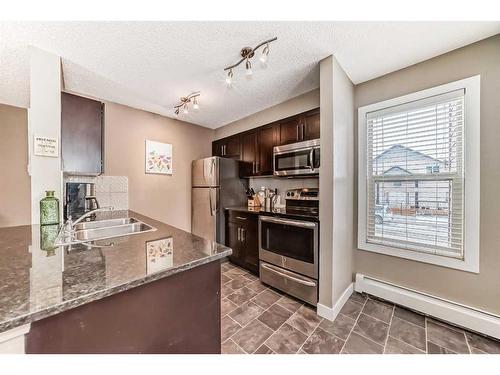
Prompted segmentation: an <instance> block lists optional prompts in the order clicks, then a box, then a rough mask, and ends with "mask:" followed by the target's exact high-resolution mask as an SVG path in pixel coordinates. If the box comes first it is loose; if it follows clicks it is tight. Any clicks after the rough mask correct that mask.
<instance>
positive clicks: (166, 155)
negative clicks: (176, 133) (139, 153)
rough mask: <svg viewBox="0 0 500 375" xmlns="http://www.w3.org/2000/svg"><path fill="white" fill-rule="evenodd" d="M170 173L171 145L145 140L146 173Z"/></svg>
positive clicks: (171, 169)
mask: <svg viewBox="0 0 500 375" xmlns="http://www.w3.org/2000/svg"><path fill="white" fill-rule="evenodd" d="M172 171H173V168H172V145H171V144H170V143H160V142H155V141H150V140H147V139H146V173H153V174H169V175H171V174H172Z"/></svg>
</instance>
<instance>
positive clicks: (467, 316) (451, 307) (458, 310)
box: [354, 273, 500, 339]
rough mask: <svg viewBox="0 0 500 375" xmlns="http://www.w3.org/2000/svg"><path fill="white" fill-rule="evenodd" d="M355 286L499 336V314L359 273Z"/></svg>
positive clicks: (432, 314) (399, 303)
mask: <svg viewBox="0 0 500 375" xmlns="http://www.w3.org/2000/svg"><path fill="white" fill-rule="evenodd" d="M354 290H356V291H357V292H360V293H361V292H364V293H368V294H371V295H373V296H375V297H379V298H382V299H384V300H386V301H390V302H393V303H395V304H397V305H401V306H404V307H407V308H409V309H412V310H415V311H418V312H420V313H423V314H426V315H430V316H432V317H435V318H437V319H440V320H444V321H447V322H449V323H451V324H453V325H457V326H460V327H463V328H466V329H468V330H471V331H475V332H479V333H482V334H484V335H488V336H491V337H495V338H497V339H500V316H498V315H495V314H492V313H489V312H486V311H482V310H479V309H476V308H473V307H470V306H466V305H462V304H459V303H456V302H453V301H449V300H446V299H444V298H440V297H436V296H433V295H431V294H427V293H423V292H419V291H418V290H414V289H410V288H406V287H404V286H400V285H397V284H393V283H390V282H387V281H383V280H379V279H376V278H373V277H370V276H366V275H363V274H359V273H358V274H356V283H355V286H354Z"/></svg>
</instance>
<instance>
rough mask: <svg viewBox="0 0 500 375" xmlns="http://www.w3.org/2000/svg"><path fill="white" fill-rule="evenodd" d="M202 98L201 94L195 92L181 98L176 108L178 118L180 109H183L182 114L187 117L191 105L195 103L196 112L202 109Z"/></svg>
mask: <svg viewBox="0 0 500 375" xmlns="http://www.w3.org/2000/svg"><path fill="white" fill-rule="evenodd" d="M199 96H200V92H199V91H198V92H193V93H191V94H189V95H188V96H183V97H181V98H180V103H179V104H177V105H175V106H174V113H175V114H176V115H177V116H178V115H179V112H180V109H181V108H182V113H183V114H185V115H187V114H188V113H189V106H188V104H189V103H191V102H192V103H193V110H194V111H195V112H196V111H198V110H199V109H200V105H199V104H198V97H199Z"/></svg>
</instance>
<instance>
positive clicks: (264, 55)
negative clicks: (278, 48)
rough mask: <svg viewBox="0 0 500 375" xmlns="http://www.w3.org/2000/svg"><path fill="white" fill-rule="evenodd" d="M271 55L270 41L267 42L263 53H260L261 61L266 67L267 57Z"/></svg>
mask: <svg viewBox="0 0 500 375" xmlns="http://www.w3.org/2000/svg"><path fill="white" fill-rule="evenodd" d="M268 57H269V43H267V44H266V46H265V47H264V49H263V50H262V55H260V58H259V60H260V63H261V65H262V66H263V67H264V68H265V67H267V59H268Z"/></svg>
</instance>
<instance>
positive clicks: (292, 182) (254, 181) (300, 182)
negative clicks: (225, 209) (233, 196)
mask: <svg viewBox="0 0 500 375" xmlns="http://www.w3.org/2000/svg"><path fill="white" fill-rule="evenodd" d="M248 185H249V187H251V188H253V189H254V190H255V192H258V191H259V190H260V188H261V187H262V186H265V187H267V188H270V189H278V194H279V196H280V205H283V206H284V205H285V193H286V191H287V190H290V189H298V188H319V178H275V177H261V178H255V177H254V178H250V179H249V183H248ZM320 194H321V193H320Z"/></svg>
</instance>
